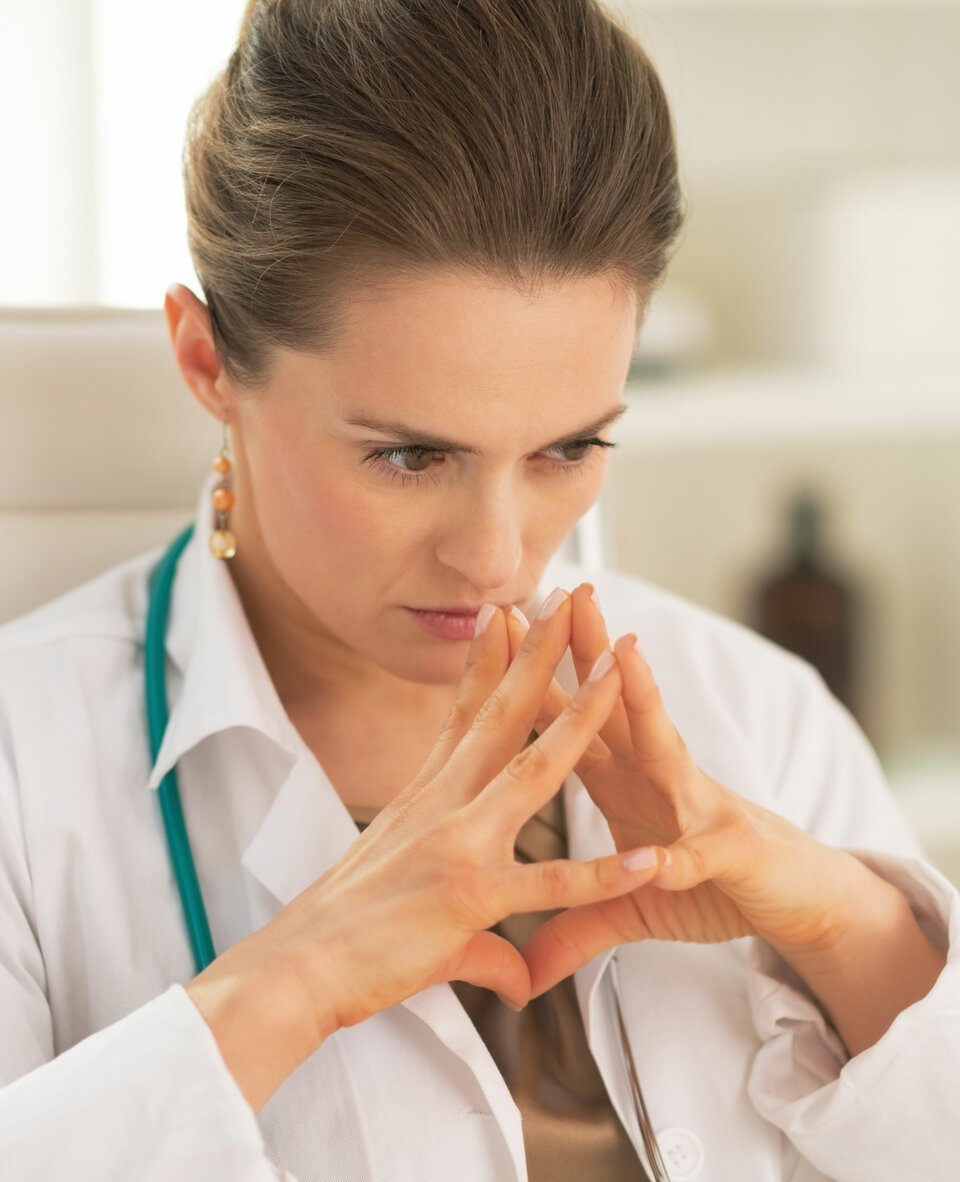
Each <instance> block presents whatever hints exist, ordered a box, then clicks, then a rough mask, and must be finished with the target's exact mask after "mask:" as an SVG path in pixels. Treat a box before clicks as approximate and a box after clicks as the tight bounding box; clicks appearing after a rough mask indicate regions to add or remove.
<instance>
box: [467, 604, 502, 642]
mask: <svg viewBox="0 0 960 1182" xmlns="http://www.w3.org/2000/svg"><path fill="white" fill-rule="evenodd" d="M496 610H497V609H496V606H495V605H494V604H492V603H485V604H484V605H483V607H482V608H481V609H480V610H479V611H478V612H477V623H476V627H475V628H474V632H473V634H474V636H479V635H480V633H481V632H484V631H485V630H486V627H487V625H488V624H489V623H490V621H491V620H492V619H493V617H494V615H495V613H496Z"/></svg>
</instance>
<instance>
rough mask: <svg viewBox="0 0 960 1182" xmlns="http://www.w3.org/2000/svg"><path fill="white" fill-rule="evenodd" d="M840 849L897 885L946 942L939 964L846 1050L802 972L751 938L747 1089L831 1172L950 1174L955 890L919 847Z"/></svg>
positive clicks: (893, 1179)
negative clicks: (755, 1039)
mask: <svg viewBox="0 0 960 1182" xmlns="http://www.w3.org/2000/svg"><path fill="white" fill-rule="evenodd" d="M849 852H850V853H852V854H854V855H855V856H856V857H858V858H859V859H860V860H861V861H862V862H863V863H864V864H865V865H866V866H868V867H869V868H870V869H871V870H872V871H873V872H874V873H875V874H877V875H879V876H880V877H881V878H884V879H886V881H887V882H890V883H892V884H893V885H894V886H896V887H897V888H898V889H899V890H900V891H902V893H903V894H904V895H905V896H906V898H907V900H908V901H909V903H910V906H911V908H912V910H913V913H914V915H915V916H916V919H917V922H918V923H919V925H920V927H921V928H922V930H923V931H924V932H925V934H926V935H927V936H928V937H929V938H930V939H931V941H932V942H933V943H934V944H935V945H937V947H939V948H940V949H941V950H943V951H945V952H946V955H947V964H946V967H945V968H944V970H943V972H942V973H941V974H940V976H939V977H938V979H937V981H936V982H935V984H934V986H933V988H932V989H931V991H930V992H929V993H928V994H927V996H926V997H924V998H921V1000H920V1001H918V1002H916V1003H915V1004H914V1005H912V1006H908V1007H907V1009H905V1010H903V1011H902V1012H901V1013H900V1014H898V1015H897V1017H896V1018H895V1019H894V1021H893V1022H892V1023H891V1025H890V1028H889V1029H888V1030H887V1032H886V1033H885V1034H884V1035H883V1037H882V1038H881V1039H880V1040H879V1041H878V1042H877V1043H875V1044H874V1045H873V1046H872V1047H868V1048H867V1049H866V1050H865V1051H863V1052H861V1053H860V1054H859V1055H856V1056H854V1057H853V1058H850V1057H849V1056H848V1054H847V1051H846V1049H845V1047H844V1046H843V1043H842V1042H841V1040H840V1038H839V1037H838V1035H837V1033H836V1031H834V1030H833V1028H832V1027H831V1026H830V1025H829V1023H828V1022H827V1020H826V1018H825V1017H824V1014H823V1012H822V1011H821V1010H820V1008H819V1006H818V1005H817V1003H816V1001H815V999H814V998H813V996H812V994H811V993H810V991H809V990H808V989H807V988H806V986H805V985H804V984H803V982H802V981H801V980H800V978H799V977H798V976H797V975H796V974H795V973H794V972H793V970H792V969H790V967H789V966H788V965H787V964H786V962H785V961H784V960H783V959H782V958H781V957H780V956H779V955H778V954H777V953H776V952H775V951H774V950H773V949H772V948H771V947H770V946H769V945H768V944H766V943H764V942H763V941H759V940H757V941H754V945H753V948H752V950H751V956H750V970H749V977H748V994H749V999H750V1008H751V1013H752V1017H753V1022H754V1026H755V1028H756V1031H757V1034H758V1036H759V1038H760V1040H761V1043H762V1046H761V1047H760V1050H759V1051H758V1052H757V1055H756V1057H755V1059H754V1062H753V1066H752V1069H751V1072H750V1076H749V1080H748V1085H747V1086H748V1092H749V1095H750V1098H751V1100H752V1102H753V1104H754V1106H755V1107H756V1109H757V1111H758V1112H759V1113H760V1115H761V1116H763V1117H764V1118H765V1119H766V1120H768V1121H770V1122H771V1123H773V1124H775V1125H777V1126H778V1127H779V1128H780V1129H782V1131H783V1132H784V1133H785V1134H786V1136H787V1137H789V1139H790V1140H791V1141H792V1142H793V1143H794V1145H796V1147H797V1148H798V1149H799V1151H800V1152H801V1154H802V1155H803V1156H804V1157H805V1158H806V1159H807V1160H809V1161H810V1162H811V1163H812V1164H814V1165H815V1166H816V1167H817V1168H818V1169H820V1170H821V1171H822V1172H823V1173H825V1174H826V1175H827V1176H828V1177H830V1178H833V1179H837V1180H838V1182H847V1180H850V1182H853V1180H860V1179H864V1180H866V1179H870V1180H871V1182H881V1180H883V1182H886V1180H887V1179H889V1180H890V1182H900V1180H902V1179H903V1178H908V1177H910V1178H918V1177H923V1178H925V1179H929V1180H930V1182H935V1180H936V1179H941V1178H942V1179H944V1180H946V1179H951V1178H954V1177H955V1176H956V1162H957V1160H958V1158H960V1138H958V1137H957V1136H955V1135H950V1134H948V1132H947V1130H949V1129H951V1128H954V1127H955V1126H956V1120H955V1113H953V1114H952V1113H951V1111H950V1108H951V1104H950V1103H949V1101H948V1099H947V1098H948V1097H951V1096H955V1095H956V1094H957V1090H958V1086H960V1068H958V1067H957V1066H956V1064H957V1062H958V1059H960V1023H958V1020H957V1019H958V1017H960V1012H958V1005H957V998H958V996H960V894H958V892H957V889H956V888H955V887H954V886H953V885H952V884H951V883H950V882H949V881H948V880H947V879H946V878H945V877H944V876H943V875H942V874H940V873H939V871H937V870H935V869H934V868H933V867H932V866H930V865H929V864H927V863H926V862H924V861H922V860H921V859H919V858H914V857H904V856H898V855H894V854H887V853H880V852H877V851H873V850H850V851H849ZM905 1122H906V1123H908V1124H909V1133H908V1134H907V1135H905V1133H906V1128H905ZM924 1130H926V1131H927V1135H924Z"/></svg>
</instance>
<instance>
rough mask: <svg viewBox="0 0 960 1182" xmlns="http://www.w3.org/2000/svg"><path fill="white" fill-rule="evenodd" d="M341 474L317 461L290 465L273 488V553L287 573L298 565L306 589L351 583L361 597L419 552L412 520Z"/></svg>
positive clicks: (349, 474)
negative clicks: (363, 590)
mask: <svg viewBox="0 0 960 1182" xmlns="http://www.w3.org/2000/svg"><path fill="white" fill-rule="evenodd" d="M342 469H343V465H342V463H341V464H340V465H339V466H338V465H336V464H335V463H329V464H321V463H317V462H316V459H315V457H314V458H312V459H311V463H310V465H309V467H307V466H300V467H298V466H296V465H292V464H287V465H286V466H285V467H284V468H283V469H282V474H281V476H280V479H279V481H278V482H277V484H276V485H275V487H276V489H277V492H276V495H275V496H274V497H273V498H272V500H273V504H272V505H271V517H272V518H273V520H274V521H275V522H277V521H280V522H282V524H280V525H279V532H278V533H277V535H276V537H277V542H278V545H277V546H276V547H274V549H275V550H280V551H282V554H283V559H282V561H283V563H284V565H285V566H287V568H288V569H289V564H290V563H291V562H293V563H294V564H295V566H296V568H297V571H298V576H297V577H296V581H297V582H298V583H299V584H301V587H303V588H306V587H310V586H313V587H316V588H323V587H329V586H330V584H331V582H332V581H337V582H340V583H343V582H345V581H348V582H352V583H353V586H354V592H353V593H357V592H360V591H361V587H362V585H363V584H364V583H368V582H370V580H371V576H373V581H374V582H378V581H381V580H384V581H389V580H390V579H391V577H392V576H393V575H394V574H395V568H396V567H397V566H403V564H404V563H405V561H406V558H407V556H408V555H409V552H410V549H411V547H415V546H416V536H417V533H416V531H417V522H416V520H415V519H414V518H413V516H412V515H411V514H410V513H401V512H397V511H396V510H395V508H394V511H391V507H390V506H388V505H385V504H384V499H383V497H380V496H377V495H376V493H375V492H374V491H373V490H371V489H370V488H368V487H367V486H366V485H365V484H364V482H363V481H361V480H357V478H356V474H355V473H353V472H345V471H343V470H342ZM277 557H278V558H279V557H280V555H279V554H278V555H277ZM361 576H363V577H362V579H361ZM378 576H379V578H378Z"/></svg>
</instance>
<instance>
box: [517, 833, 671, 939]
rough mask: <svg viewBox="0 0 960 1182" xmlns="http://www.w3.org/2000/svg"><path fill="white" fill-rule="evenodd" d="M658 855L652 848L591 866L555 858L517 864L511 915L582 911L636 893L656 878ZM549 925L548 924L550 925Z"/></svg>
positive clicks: (609, 856)
mask: <svg viewBox="0 0 960 1182" xmlns="http://www.w3.org/2000/svg"><path fill="white" fill-rule="evenodd" d="M662 857H663V854H662V852H658V848H657V847H656V846H647V847H646V848H644V849H640V850H630V851H629V852H628V853H625V854H608V855H607V856H605V857H602V858H594V859H593V861H591V862H575V861H572V860H568V859H565V858H558V859H556V860H554V861H549V862H529V863H526V864H521V863H519V862H518V863H517V864H516V866H515V868H514V870H513V881H512V883H511V884H510V890H511V902H512V911H513V912H523V911H552V910H554V909H556V908H558V907H560V908H568V907H572V908H575V909H576V910H580V909H583V908H585V907H587V906H588V905H590V904H595V903H600V902H602V901H604V900H611V899H616V898H618V897H619V896H622V895H627V894H629V893H630V892H631V891H636V890H639V889H640V887H642V886H645V885H646V884H647V883H648V882H650V881H651V880H652V879H653V878H655V877H656V875H657V873H658V871H659V868H660V859H661V858H662ZM550 922H552V921H550Z"/></svg>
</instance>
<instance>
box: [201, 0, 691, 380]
mask: <svg viewBox="0 0 960 1182" xmlns="http://www.w3.org/2000/svg"><path fill="white" fill-rule="evenodd" d="M183 164H184V181H185V187H186V205H187V216H188V227H189V228H188V235H189V244H190V251H191V255H192V257H193V262H194V266H195V268H196V271H197V275H198V276H199V278H200V282H201V285H202V287H203V292H204V296H205V298H206V300H207V303H208V306H209V308H210V313H211V319H212V325H213V333H214V341H215V345H216V347H217V352H218V355H219V357H220V361H221V363H222V364H223V365H224V367H225V368H226V370H227V372H228V374H229V375H230V376H231V377H232V378H233V379H234V380H235V381H236V382H238V383H239V384H240V385H247V386H256V385H258V384H260V383H262V382H264V381H266V380H267V378H268V375H269V371H270V362H271V346H283V347H287V348H292V349H297V350H300V351H304V352H311V353H322V352H323V351H324V350H325V349H327V348H330V347H332V345H333V342H334V341H335V339H336V334H337V329H338V324H339V323H341V321H340V320H339V319H338V318H339V316H340V315H341V313H342V311H343V310H344V308H345V299H346V297H347V295H348V294H349V292H350V291H351V290H354V289H356V288H358V287H362V286H363V285H376V284H377V283H378V282H381V281H385V280H389V279H391V278H395V277H397V276H398V275H403V274H409V273H414V272H418V271H425V270H432V269H434V268H444V269H452V268H457V269H467V270H470V271H474V272H476V273H477V274H479V275H485V276H496V277H498V278H502V279H503V280H505V281H509V282H512V283H513V284H514V285H515V286H516V287H517V288H518V289H520V290H532V289H535V288H536V287H537V286H538V285H539V284H540V283H541V282H542V281H543V280H544V279H552V280H556V281H563V280H565V279H567V278H572V277H578V276H592V275H597V274H607V275H609V276H610V278H611V281H612V282H614V283H615V284H616V285H617V286H618V287H619V288H620V289H621V290H624V291H629V292H633V293H635V294H636V296H637V299H638V309H639V311H640V315H642V310H643V307H644V305H645V304H646V302H647V299H648V298H649V295H650V293H651V292H652V290H653V289H654V287H655V286H656V285H657V283H658V282H659V280H660V279H661V277H662V274H663V272H664V269H665V267H666V263H667V254H668V249H669V247H670V244H671V243H672V242H673V240H674V238H675V237H676V235H677V232H678V231H679V229H680V226H681V223H682V219H683V213H682V196H681V192H680V187H679V182H678V177H677V160H676V150H675V144H674V136H673V128H672V125H671V119H670V113H669V110H668V107H667V103H666V99H665V96H664V93H663V89H662V87H661V84H660V81H659V79H658V77H657V75H656V72H655V71H654V69H653V66H652V65H651V63H650V61H649V60H648V58H647V57H646V55H645V53H644V52H643V50H642V49H641V47H640V46H639V45H638V44H637V42H636V41H635V40H634V39H633V38H632V37H631V35H630V34H629V32H628V31H627V30H626V29H625V28H624V27H622V26H621V25H620V23H619V22H618V18H617V17H616V16H614V15H613V14H611V13H609V12H608V11H606V10H605V9H604V8H603V7H602V6H601V5H600V4H599V3H598V2H597V0H252V2H251V3H250V4H249V5H248V8H247V11H246V13H245V15H244V18H243V23H242V26H241V30H240V37H239V42H238V44H237V47H236V49H235V50H234V52H233V54H232V56H231V58H230V60H229V62H228V64H227V66H226V68H225V69H224V71H223V72H222V73H221V74H220V75H219V77H217V78H216V80H215V81H214V82H213V84H212V85H211V86H210V88H209V90H208V91H207V92H206V93H205V94H203V95H202V96H201V97H200V98H199V99H198V100H197V101H196V103H195V104H194V107H193V109H192V111H191V113H190V119H189V124H188V129H187V140H186V145H185V148H184V159H183ZM638 322H639V315H638Z"/></svg>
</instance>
